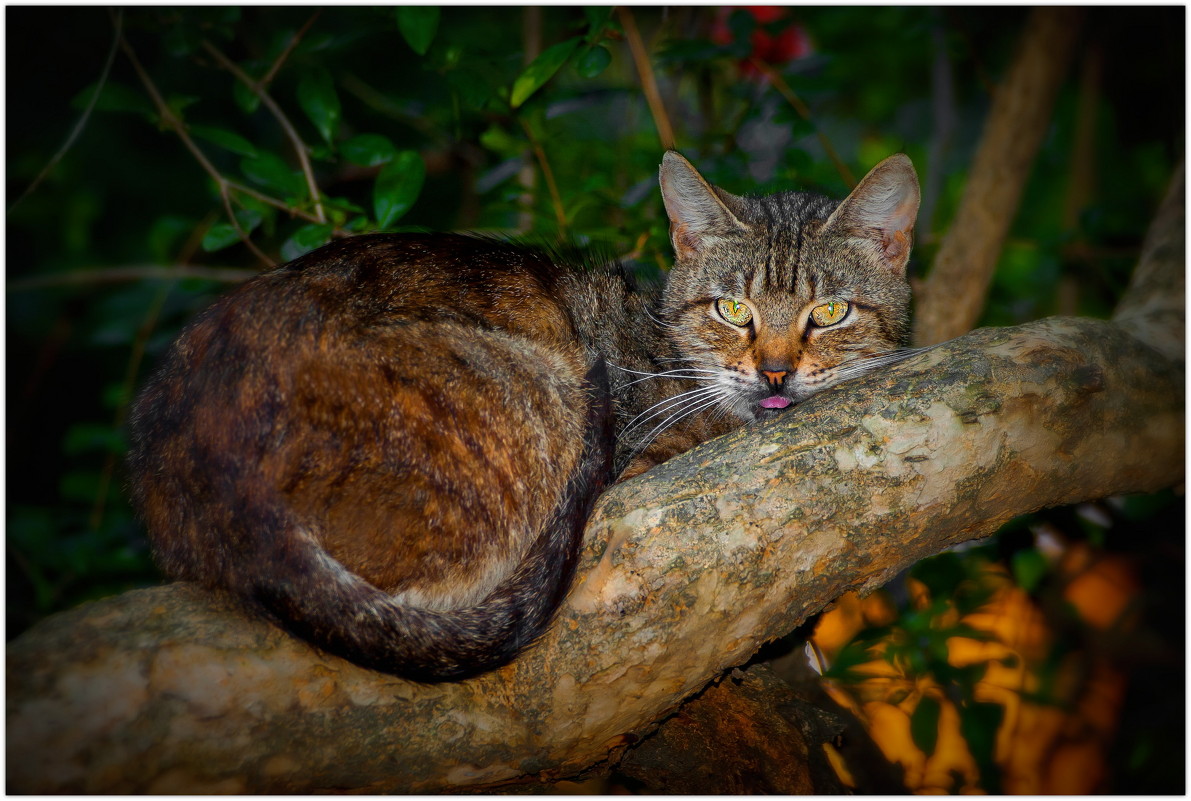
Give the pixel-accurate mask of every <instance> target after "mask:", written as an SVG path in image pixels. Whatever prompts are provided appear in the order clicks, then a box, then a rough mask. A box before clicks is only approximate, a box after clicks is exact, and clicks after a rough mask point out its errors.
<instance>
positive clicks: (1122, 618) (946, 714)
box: [812, 545, 1137, 794]
mask: <svg viewBox="0 0 1191 801" xmlns="http://www.w3.org/2000/svg"><path fill="white" fill-rule="evenodd" d="M1057 573H1058V576H1059V578H1060V580H1061V581H1063V582H1064V583H1065V587H1064V592H1063V598H1064V600H1065V601H1066V602H1068V603H1070V604H1071V606H1072V607H1073V608H1074V609H1075V610H1076V612H1077V614H1078V615H1079V617H1080V619H1081V620H1083V621H1085V622H1086V623H1087V624H1088V625H1090V626H1092V627H1094V628H1097V629H1101V630H1102V629H1106V628H1109V627H1111V626H1114V625H1116V626H1121V625H1126V624H1127V623H1128V621H1127V618H1126V615H1127V613H1128V610H1129V604H1130V600H1131V598H1132V597H1133V596H1134V593H1135V592H1136V590H1137V580H1136V577H1135V574H1134V572H1133V570H1132V567H1131V565H1130V563H1129V562H1128V561H1127V560H1126V559H1124V558H1122V557H1118V556H1096V555H1094V554H1093V552H1092V551H1091V549H1090V548H1089V547H1088V546H1084V545H1075V546H1073V547H1071V548H1070V549H1068V550H1067V551H1066V552H1065V553H1064V555H1063V557H1062V559H1061V560H1060V562H1059V564H1058V567H1057ZM986 578H987V581H988V582H989V584H990V586H991V587H992V588H994V589H993V594H992V597H991V599H990V600H989V602H988V603H986V604H985V605H983V606H982V607H981V608H980V609H978V610H977V611H975V612H973V613H971V614H968V615H966V616H964V617H963V618H962V623H964V624H966V625H968V626H970V627H971V628H973V629H979V630H980V631H983V632H988V633H989V634H991V635H993V638H992V639H991V640H989V641H980V640H976V639H971V638H966V637H952V638H950V639H949V640H948V641H947V661H948V662H949V663H950V664H951V665H953V666H955V667H963V666H968V665H974V664H978V663H987V664H988V668H987V671H986V672H985V674H984V677H983V679H982V680H980V681H978V682H977V683H976V685H975V687H974V697H973V699H972V700H974V701H978V702H985V703H993V704H997V705H999V706H1001V707H1002V708H1003V710H1004V716H1003V719H1002V722H1001V726H1000V728H999V730H998V731H997V740H996V747H995V756H994V759H995V762H996V764H997V766H998V768H999V769H1000V771H1001V787H1000V789H1001V791H1002V792H1005V793H1013V794H1023V793H1025V794H1053V793H1058V794H1083V793H1089V792H1094V791H1095V790H1096V789H1097V788H1098V787H1099V786H1101V784H1102V782H1103V781H1104V780H1105V779H1106V778H1107V776H1106V775H1105V767H1104V765H1105V764H1106V761H1107V760H1106V755H1107V749H1108V748H1109V746H1110V743H1111V738H1112V735H1113V732H1114V729H1115V726H1116V723H1117V720H1118V718H1119V714H1120V708H1121V703H1122V699H1123V698H1124V693H1125V689H1126V679H1125V675H1124V674H1123V673H1122V672H1121V670H1119V669H1118V668H1116V667H1115V666H1113V665H1112V664H1111V663H1110V662H1109V661H1108V660H1107V659H1106V658H1105V657H1104V656H1103V655H1100V654H1093V653H1086V652H1074V653H1068V654H1066V655H1064V656H1063V657H1062V659H1061V660H1060V661H1059V663H1058V669H1057V670H1053V668H1052V672H1051V674H1050V678H1049V679H1048V678H1047V675H1048V674H1047V672H1046V668H1045V662H1046V660H1047V659H1048V658H1049V657H1050V655H1051V651H1052V645H1053V644H1054V641H1055V635H1054V633H1053V632H1052V630H1051V628H1050V627H1049V626H1048V624H1047V621H1046V619H1045V616H1044V614H1043V611H1042V609H1041V608H1040V607H1039V605H1038V604H1037V603H1036V602H1035V600H1034V599H1032V598H1031V597H1030V596H1029V595H1028V594H1027V593H1025V592H1024V591H1023V590H1022V589H1020V588H1019V587H1017V586H1016V585H1015V584H1014V583H1013V580H1012V578H1011V576H1010V575H1009V574H1008V572H1007V571H1006V570H1005V569H1004V568H1002V567H1000V566H998V565H989V566H988V568H987V573H986ZM909 589H910V597H911V600H912V603H913V604H914V606H915V607H916V608H923V607H925V606H927V605H928V603H929V600H930V599H929V598H928V597H927V590H926V587H925V586H924V585H922V584H920V583H918V582H915V581H913V580H912V579H911V580H910V586H909ZM956 614H957V613H956ZM895 617H896V612H895V610H894V609H893V606H892V604H891V603H890V601H889V600H888V598H887V597H886V596H885V595H884V594H883V593H877V594H874V595H871V596H869V597H868V598H864V599H861V598H859V597H858V596H856V595H854V594H852V595H848V596H845V597H844V598H841V599H840V600H839V602H838V603H837V604H836V606H835V608H834V609H832V610H831V611H830V612H828V613H827V614H825V615H823V617H822V618H821V619H820V622H819V624H818V627H817V628H816V630H815V634H814V636H813V638H812V641H813V643H814V644H815V646H816V647H817V648H818V649H819V650H820V651H821V652H822V653H823V654H824V656H825V658H826V659H827V661H828V664H830V663H831V660H832V659H833V658H834V657H835V656H836V655H838V654H839V652H840V650H841V649H842V648H843V647H844V646H845V645H846V644H847V643H848V642H849V641H850V640H851V639H852V638H853V637H854V636H855V635H856V634H857V633H858V632H860V631H861V630H862V629H864V628H867V627H870V626H879V625H886V624H889V623H890V622H891V621H892V620H894V619H895ZM942 622H943V623H945V624H954V623H955V622H959V621H958V617H957V619H956V620H947V621H942ZM875 651H876V653H877V654H878V656H877V657H876V658H875V659H873V660H872V661H871V662H868V663H866V664H863V665H860V666H857V668H855V670H854V673H855V674H861V675H863V676H865V677H867V678H863V679H861V680H859V681H858V682H856V683H849V684H847V685H843V684H840V683H838V682H836V681H829V682H827V685H828V690H829V692H830V693H831V694H832V696H833V697H834V698H835V699H836V700H837V701H838V702H839V703H840V704H842V705H843V706H845V707H847V708H849V709H850V710H852V711H853V712H854V713H855V714H856V715H857V716H858V717H859V718H860V719H861V720H862V721H863V722H864V723H865V725H866V726H867V728H868V730H869V733H870V734H871V736H872V737H873V739H874V741H875V742H876V743H877V745H878V746H879V747H880V748H881V750H882V752H883V753H884V754H885V756H886V757H887V758H888V759H889V760H890V761H892V762H897V763H899V764H901V765H902V766H903V768H904V770H905V780H906V785H907V788H908V789H909V790H911V791H913V792H917V793H939V792H948V791H960V792H969V793H970V792H981V791H982V790H984V789H985V788H982V787H981V786H980V783H979V782H980V777H979V770H978V768H977V765H976V761H975V760H974V759H973V757H972V755H971V753H970V751H969V749H968V745H967V742H966V741H965V739H964V737H963V734H962V733H961V729H960V716H959V709H958V708H957V707H956V705H955V702H954V701H953V700H951V698H950V697H949V696H948V695H947V693H945V692H944V688H943V687H941V686H940V685H939V684H938V683H937V682H936V681H935V680H934V678H933V677H931V676H929V675H924V676H918V677H912V676H909V675H906V674H905V673H904V672H903V671H902V669H900V668H899V667H898V666H896V665H894V664H891V663H890V662H889V661H888V660H886V659H884V658H882V657H881V656H880V655H879V654H880V653H881V652H882V648H881V647H879V646H878V648H877V649H875ZM924 697H930V698H933V699H934V700H935V701H937V702H938V704H939V707H940V713H939V732H938V740H937V743H936V746H935V750H934V753H932V754H930V755H929V756H928V755H927V754H925V753H923V752H922V751H921V750H920V749H919V748H918V747H917V746H916V745H915V743H914V740H913V737H912V736H911V716H912V715H913V713H914V710H915V708H916V707H917V705H918V704H919V703H920V701H921V700H922V699H923V698H924ZM957 777H958V779H957Z"/></svg>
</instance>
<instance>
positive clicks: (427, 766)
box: [7, 173, 1185, 793]
mask: <svg viewBox="0 0 1191 801" xmlns="http://www.w3.org/2000/svg"><path fill="white" fill-rule="evenodd" d="M1182 205H1183V192H1182V189H1181V173H1180V178H1179V179H1178V180H1177V181H1176V184H1175V186H1174V187H1172V190H1171V192H1170V193H1169V194H1168V196H1167V198H1166V201H1165V203H1164V207H1163V210H1162V211H1161V212H1160V213H1159V216H1158V221H1157V223H1156V224H1155V226H1154V227H1153V229H1152V230H1151V233H1150V236H1149V237H1148V238H1147V247H1146V256H1145V258H1143V265H1142V268H1139V273H1144V274H1143V275H1142V278H1140V279H1139V280H1138V281H1136V282H1135V283H1134V285H1133V286H1132V288H1131V290H1130V294H1129V297H1128V298H1127V299H1126V304H1125V307H1124V310H1123V312H1122V313H1121V314H1119V315H1118V317H1117V320H1116V321H1115V322H1104V321H1094V320H1087V319H1076V318H1051V319H1047V320H1042V321H1039V322H1035V323H1031V324H1028V325H1024V326H1018V327H1015V328H1005V329H982V330H979V331H974V332H972V333H970V334H967V335H966V336H963V337H961V338H959V339H956V340H953V341H951V342H948V343H945V344H944V345H940V346H938V347H936V348H933V349H931V350H930V351H927V352H925V353H923V354H920V355H918V356H916V357H915V358H913V359H911V360H909V361H906V362H904V363H902V364H900V365H897V366H896V367H894V368H892V369H890V370H887V371H884V372H882V373H880V374H875V375H869V376H867V377H864V378H862V379H858V380H856V381H854V382H850V383H848V384H845V385H842V386H840V387H837V388H835V389H832V390H828V391H826V392H824V393H822V394H820V395H818V396H816V397H814V398H812V399H811V400H809V401H807V402H805V403H804V404H802V405H801V406H800V407H798V409H796V410H795V412H793V413H791V414H788V415H786V416H784V417H782V418H778V419H777V420H775V421H772V422H770V423H767V424H764V425H760V426H756V427H753V428H748V429H741V430H738V431H736V432H733V433H731V434H729V435H727V436H725V437H722V438H720V439H718V440H714V441H712V442H708V443H705V444H703V445H701V446H699V447H697V448H694V449H693V450H691V451H689V452H687V453H685V454H683V455H681V456H679V457H676V458H675V459H672V460H671V461H669V462H666V463H665V464H662V465H660V466H658V467H657V468H655V469H653V470H651V471H649V472H647V473H645V474H643V475H641V476H639V477H637V478H635V479H632V480H630V481H626V482H624V483H622V484H620V485H617V486H615V487H613V488H612V489H611V490H609V491H608V492H606V493H605V495H604V496H603V497H602V498H601V499H600V502H599V504H598V506H597V509H596V512H595V514H594V516H593V518H592V521H591V523H590V524H589V526H588V531H587V539H586V544H585V547H584V551H583V553H582V555H581V564H580V568H579V575H578V579H577V581H576V586H575V588H574V589H573V590H572V592H571V594H570V596H569V597H568V599H567V601H566V602H565V604H564V605H563V608H562V609H561V610H560V612H559V615H558V619H557V620H556V622H555V624H554V626H553V627H552V629H551V630H550V632H549V633H548V634H547V635H546V636H545V637H544V638H543V639H542V640H541V641H540V642H539V643H538V644H537V645H535V646H534V647H533V648H532V649H530V650H529V651H528V652H527V653H526V654H524V655H523V656H522V657H521V658H519V659H518V660H516V661H515V662H514V663H513V664H511V665H509V666H507V667H505V668H503V669H501V670H499V671H496V672H493V673H489V674H486V675H483V676H480V677H477V678H475V679H472V680H469V681H465V682H460V683H456V684H444V685H432V686H426V685H418V684H414V683H410V682H407V681H403V680H400V679H396V678H392V677H389V676H384V675H381V674H377V673H374V672H370V671H367V670H364V669H361V668H357V667H355V666H353V665H351V664H348V663H346V662H344V661H342V660H340V659H337V658H334V657H330V656H327V655H325V654H322V653H320V652H318V651H315V650H314V649H312V648H311V647H309V646H307V645H306V644H304V643H303V642H301V641H299V640H296V639H294V638H292V637H289V636H287V635H285V634H284V633H282V632H281V631H280V630H279V629H278V628H276V627H274V626H272V625H270V624H268V623H266V622H263V621H261V620H259V619H256V618H254V617H250V616H246V615H245V614H244V613H243V612H242V611H241V610H240V609H239V608H238V607H237V606H236V605H235V604H234V603H233V602H231V601H228V600H226V599H223V598H220V597H217V596H213V595H211V594H209V593H206V592H203V591H200V590H198V589H196V588H194V587H192V586H190V585H185V584H174V585H170V586H166V587H158V588H153V589H149V590H141V591H137V592H132V593H126V594H125V595H122V596H118V597H116V598H110V599H107V600H105V601H101V602H97V603H92V604H89V605H86V606H84V607H81V608H79V609H76V610H73V611H71V612H67V613H63V614H60V615H56V616H53V617H51V618H49V619H47V620H45V621H43V622H42V623H40V624H39V625H38V626H36V627H34V628H33V629H31V630H30V631H29V632H27V633H26V634H25V635H23V636H22V637H20V638H18V639H17V640H15V641H14V642H12V643H10V646H9V649H8V677H9V678H8V682H9V683H8V729H7V731H8V734H9V737H8V738H7V748H8V781H9V785H8V788H9V790H10V791H14V792H26V793H49V792H76V793H77V792H124V793H130V792H137V793H140V792H150V793H158V792H194V793H198V792H212V791H221V792H272V793H296V792H319V791H336V790H357V791H367V792H386V791H389V792H432V791H452V790H453V791H459V790H473V789H477V788H483V787H493V786H499V785H502V784H509V783H523V782H525V781H526V778H525V777H527V776H529V777H533V776H536V777H539V778H540V779H541V780H549V779H555V778H562V777H566V776H570V775H574V774H576V773H578V772H580V771H581V770H584V769H586V768H588V767H590V766H592V765H594V764H597V763H600V762H601V761H603V760H615V759H617V758H618V757H619V755H620V754H621V753H622V752H623V750H624V749H625V748H627V747H628V746H630V745H631V744H633V743H635V742H637V741H639V740H640V739H641V738H642V737H643V736H645V735H647V734H648V733H649V732H650V731H652V730H653V729H654V728H655V727H656V726H657V724H658V722H659V721H660V720H662V719H663V718H664V717H665V716H666V715H667V714H668V713H669V712H671V711H673V710H674V709H676V708H677V707H678V705H680V704H681V703H682V702H683V701H684V700H685V699H686V698H688V697H689V696H690V695H692V694H693V693H695V692H698V691H699V690H700V689H702V688H703V687H704V686H706V685H707V684H708V682H709V681H711V680H712V679H713V678H715V677H716V676H719V675H721V674H722V673H723V672H724V671H725V670H726V669H727V668H729V667H732V666H735V665H740V664H742V663H744V662H745V661H746V660H748V659H749V657H751V656H752V655H753V654H754V653H755V652H756V650H757V649H758V648H759V647H760V646H761V645H762V644H764V643H765V642H767V641H769V640H772V639H775V638H777V637H780V636H783V635H784V634H786V633H787V632H789V631H790V630H791V629H793V628H794V627H796V626H797V625H798V624H799V623H801V622H802V621H804V620H805V619H807V618H808V617H809V616H810V615H812V614H814V613H816V612H818V611H819V610H821V609H822V608H823V607H824V606H825V605H827V604H828V603H830V602H831V601H832V600H834V599H835V598H837V597H838V596H839V595H841V594H842V593H844V592H846V591H848V590H854V589H859V590H871V589H873V588H876V587H878V586H881V585H882V584H884V583H885V582H886V581H888V580H889V579H890V578H892V577H893V576H894V575H896V574H897V573H898V572H900V571H901V570H903V569H904V568H906V567H907V566H909V565H910V564H912V563H914V562H916V561H917V560H919V559H921V558H923V557H925V556H929V555H932V554H935V553H938V552H939V551H941V550H943V549H945V548H948V547H950V546H952V545H955V544H957V543H960V542H963V541H966V540H971V539H974V538H979V537H984V536H988V535H989V534H991V533H993V532H994V531H995V530H996V529H997V528H998V527H999V526H1000V525H1001V524H1002V523H1004V522H1005V521H1006V520H1008V519H1010V518H1011V517H1014V516H1017V515H1019V514H1022V513H1026V512H1030V511H1033V510H1036V509H1039V508H1042V507H1045V506H1053V505H1059V504H1068V503H1074V502H1077V501H1082V500H1086V499H1091V498H1099V497H1103V496H1105V495H1110V494H1117V493H1123V492H1135V491H1152V490H1156V489H1159V488H1162V487H1167V486H1170V485H1172V484H1176V483H1179V482H1181V481H1182V480H1183V476H1184V461H1183V460H1184V453H1183V448H1184V416H1183V415H1184V392H1185V389H1184V387H1185V375H1184V368H1183V359H1182V353H1181V349H1180V350H1179V352H1178V353H1175V354H1173V356H1168V355H1167V352H1166V350H1164V349H1163V347H1160V346H1161V345H1162V343H1169V342H1173V341H1174V340H1173V338H1172V337H1171V336H1168V335H1167V334H1168V333H1169V332H1165V333H1164V332H1162V331H1161V330H1160V326H1161V324H1162V323H1163V321H1165V322H1166V323H1169V324H1171V325H1173V324H1174V323H1173V318H1174V316H1175V315H1176V314H1177V313H1179V312H1181V308H1182V306H1181V304H1182V298H1183V295H1182V293H1181V292H1180V293H1173V292H1170V291H1169V289H1168V288H1169V286H1170V283H1169V282H1170V281H1173V280H1174V276H1176V275H1178V274H1181V271H1182V268H1183V252H1182V244H1183V234H1182V231H1181V228H1182V226H1181V219H1182V215H1183V211H1182ZM1147 309H1148V310H1155V309H1156V310H1158V311H1156V312H1154V311H1149V312H1147V311H1145V310H1147ZM1178 325H1181V317H1180V319H1179V322H1178Z"/></svg>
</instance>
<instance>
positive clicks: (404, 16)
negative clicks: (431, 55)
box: [397, 6, 439, 56]
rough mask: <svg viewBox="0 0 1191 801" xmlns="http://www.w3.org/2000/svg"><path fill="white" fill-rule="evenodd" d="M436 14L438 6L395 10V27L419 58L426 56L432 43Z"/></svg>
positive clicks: (405, 7)
mask: <svg viewBox="0 0 1191 801" xmlns="http://www.w3.org/2000/svg"><path fill="white" fill-rule="evenodd" d="M438 14H439V12H438V6H401V7H400V8H398V9H397V27H398V29H400V31H401V35H402V36H404V37H405V41H406V42H408V43H409V46H410V47H411V48H412V49H413V51H414V52H415V53H417V54H418V55H419V56H424V55H426V51H427V50H429V49H430V43H431V42H433V41H434V34H435V32H437V31H438Z"/></svg>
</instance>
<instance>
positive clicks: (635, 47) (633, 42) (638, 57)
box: [616, 6, 674, 150]
mask: <svg viewBox="0 0 1191 801" xmlns="http://www.w3.org/2000/svg"><path fill="white" fill-rule="evenodd" d="M616 13H617V15H618V16H619V17H620V24H621V27H623V28H624V36H625V39H626V40H628V43H629V52H631V53H632V54H633V63H634V64H636V65H637V74H638V75H640V76H641V91H643V92H644V93H645V101H646V102H647V103H648V104H649V113H650V114H652V115H653V124H654V125H655V126H656V127H657V129H658V138H659V139H661V140H662V147H663V148H664V149H666V150H670V149H672V148H673V147H674V129H673V128H672V127H671V126H670V118H669V117H668V116H667V115H666V106H665V105H664V104H663V103H662V96H661V94H660V93H659V92H658V84H657V80H656V79H655V78H654V75H653V67H652V66H651V65H650V63H649V54H648V53H647V52H646V51H645V45H644V43H642V41H641V32H640V31H638V30H637V21H636V20H635V19H634V18H633V12H632V11H631V10H630V9H628V8H626V7H625V6H617V8H616Z"/></svg>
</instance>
